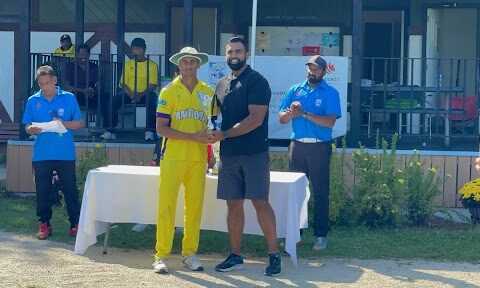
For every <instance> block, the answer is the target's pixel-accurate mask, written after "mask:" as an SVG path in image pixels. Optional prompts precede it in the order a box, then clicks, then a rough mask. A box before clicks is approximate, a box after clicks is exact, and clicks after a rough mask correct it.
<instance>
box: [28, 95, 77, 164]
mask: <svg viewBox="0 0 480 288" xmlns="http://www.w3.org/2000/svg"><path fill="white" fill-rule="evenodd" d="M53 117H57V118H60V119H62V120H64V121H79V120H82V113H81V112H80V108H79V107H78V103H77V100H76V99H75V96H74V95H73V94H72V93H70V92H66V91H63V90H61V89H60V88H59V87H57V94H56V95H55V96H54V97H53V98H52V100H51V101H48V100H47V99H46V98H45V97H44V96H43V94H42V91H41V90H40V91H38V92H37V93H35V94H33V95H32V96H30V97H29V98H28V101H27V106H26V108H25V113H24V114H23V120H22V123H23V124H25V125H29V124H31V123H32V122H50V121H52V120H53ZM67 130H68V131H67V132H66V133H64V134H59V133H54V132H42V133H39V134H38V135H37V138H36V140H35V145H34V146H33V158H32V161H33V162H35V161H43V160H75V144H74V140H73V130H71V129H67Z"/></svg>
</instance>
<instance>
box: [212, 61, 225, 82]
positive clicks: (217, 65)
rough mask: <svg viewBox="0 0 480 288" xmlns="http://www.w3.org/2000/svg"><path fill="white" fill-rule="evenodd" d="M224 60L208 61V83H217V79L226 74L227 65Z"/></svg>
mask: <svg viewBox="0 0 480 288" xmlns="http://www.w3.org/2000/svg"><path fill="white" fill-rule="evenodd" d="M225 65H226V64H225V62H209V63H208V66H209V67H208V68H209V70H208V76H209V78H210V83H217V81H218V80H219V79H220V78H222V77H223V76H225V75H226V74H227V67H226V66H225Z"/></svg>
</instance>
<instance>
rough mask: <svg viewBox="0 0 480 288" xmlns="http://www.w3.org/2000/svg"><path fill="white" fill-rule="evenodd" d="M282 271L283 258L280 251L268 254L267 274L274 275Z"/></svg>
mask: <svg viewBox="0 0 480 288" xmlns="http://www.w3.org/2000/svg"><path fill="white" fill-rule="evenodd" d="M280 271H282V258H281V257H280V253H278V252H277V253H272V254H268V266H267V268H266V269H265V275H267V276H272V275H275V274H278V273H280Z"/></svg>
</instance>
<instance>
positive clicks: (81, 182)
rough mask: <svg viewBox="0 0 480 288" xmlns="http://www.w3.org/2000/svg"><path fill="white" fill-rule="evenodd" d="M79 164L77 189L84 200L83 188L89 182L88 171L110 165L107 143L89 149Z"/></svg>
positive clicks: (96, 144)
mask: <svg viewBox="0 0 480 288" xmlns="http://www.w3.org/2000/svg"><path fill="white" fill-rule="evenodd" d="M76 164H77V188H78V191H79V193H80V199H82V195H83V188H84V186H85V181H87V175H88V171H90V170H91V169H95V168H98V167H102V166H105V165H108V154H107V145H106V143H95V145H94V146H93V147H92V148H88V149H87V150H86V151H85V152H84V153H83V154H82V155H81V156H80V158H79V159H77V161H76Z"/></svg>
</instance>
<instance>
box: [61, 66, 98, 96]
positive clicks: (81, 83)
mask: <svg viewBox="0 0 480 288" xmlns="http://www.w3.org/2000/svg"><path fill="white" fill-rule="evenodd" d="M87 68H88V74H89V75H88V87H92V88H95V83H97V82H98V66H97V64H95V63H92V62H89V67H86V68H85V70H83V69H82V67H80V65H78V64H77V63H68V64H67V69H66V71H65V80H67V81H70V85H72V86H75V87H77V88H82V89H83V88H87ZM75 78H76V79H75ZM75 81H76V82H75Z"/></svg>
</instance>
